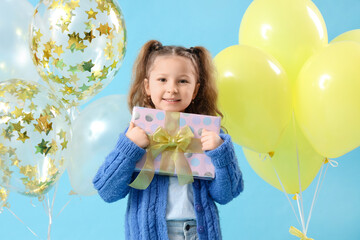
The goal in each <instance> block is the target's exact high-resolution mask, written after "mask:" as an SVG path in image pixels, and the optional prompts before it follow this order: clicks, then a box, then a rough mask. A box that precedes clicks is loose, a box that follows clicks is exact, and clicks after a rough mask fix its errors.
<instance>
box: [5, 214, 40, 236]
mask: <svg viewBox="0 0 360 240" xmlns="http://www.w3.org/2000/svg"><path fill="white" fill-rule="evenodd" d="M6 209H7V210H8V211H9V212H10V213H11V214H12V215H13V216H14V217H15V218H17V220H19V221H20V222H21V223H22V224H24V225H25V227H26V228H27V229H28V230H29V231H30V232H31V233H32V234H33V235H34V236H35V237H37V238H39V236H38V235H37V234H36V233H35V232H34V231H33V230H31V228H29V227H28V226H27V225H26V224H25V223H24V222H23V221H22V220H21V219H20V218H19V217H18V216H16V214H15V213H14V212H13V211H11V210H10V208H6ZM39 239H40V238H39Z"/></svg>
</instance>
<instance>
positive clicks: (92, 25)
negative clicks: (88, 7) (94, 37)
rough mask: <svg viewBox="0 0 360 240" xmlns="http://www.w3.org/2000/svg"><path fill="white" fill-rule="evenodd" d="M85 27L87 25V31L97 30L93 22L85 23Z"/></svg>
mask: <svg viewBox="0 0 360 240" xmlns="http://www.w3.org/2000/svg"><path fill="white" fill-rule="evenodd" d="M85 25H86V28H85V29H86V30H93V29H95V25H94V24H92V22H91V20H90V21H88V22H85Z"/></svg>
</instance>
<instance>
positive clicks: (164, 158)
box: [129, 113, 202, 190]
mask: <svg viewBox="0 0 360 240" xmlns="http://www.w3.org/2000/svg"><path fill="white" fill-rule="evenodd" d="M169 114H170V113H169ZM169 114H166V117H165V128H162V127H158V128H157V129H156V130H155V132H154V133H153V134H152V135H149V139H150V144H149V147H148V148H147V155H146V161H145V164H144V166H143V168H142V169H141V171H140V173H139V175H138V176H137V177H136V179H135V180H134V181H133V182H132V183H131V184H129V186H130V187H133V188H136V189H142V190H143V189H146V188H147V187H148V186H149V185H150V183H151V181H152V179H153V178H154V171H155V168H154V160H155V158H156V157H157V156H158V155H159V154H161V162H160V170H159V174H161V173H165V174H174V172H175V169H176V175H177V176H178V181H179V184H180V185H184V184H188V183H192V182H193V181H194V179H193V176H192V172H191V168H190V166H189V163H188V162H187V160H186V158H185V156H184V153H185V152H191V153H202V150H201V142H200V139H196V138H194V134H193V133H192V131H191V129H190V127H189V126H187V125H186V126H185V127H183V128H181V129H180V130H178V131H177V132H175V134H171V132H174V131H171V130H174V129H176V128H177V126H178V119H179V116H180V115H179V116H177V115H176V113H171V114H172V116H171V115H169ZM174 116H175V117H174Z"/></svg>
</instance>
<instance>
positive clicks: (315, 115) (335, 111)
mask: <svg viewBox="0 0 360 240" xmlns="http://www.w3.org/2000/svg"><path fill="white" fill-rule="evenodd" d="M359 91H360V44H359V43H357V42H352V41H344V42H338V43H334V44H331V45H329V46H328V47H327V48H325V49H323V50H322V51H320V52H319V53H318V54H316V55H314V56H313V57H311V58H310V59H309V61H308V62H307V63H306V64H305V65H304V67H303V69H302V70H301V72H300V74H299V78H298V81H297V83H296V92H295V114H296V117H297V119H298V121H299V124H300V126H301V128H302V129H303V131H304V133H305V135H306V137H307V138H308V139H309V141H310V142H311V143H312V145H313V146H314V148H315V149H316V150H317V151H318V152H319V153H320V154H321V155H323V156H326V157H328V158H336V157H340V156H341V155H343V154H345V153H347V152H349V151H351V150H353V149H354V148H356V147H358V146H359V145H360V124H359V123H360V94H359Z"/></svg>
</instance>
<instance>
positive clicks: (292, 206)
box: [273, 166, 300, 224]
mask: <svg viewBox="0 0 360 240" xmlns="http://www.w3.org/2000/svg"><path fill="white" fill-rule="evenodd" d="M273 169H274V171H275V174H276V177H277V178H278V180H279V182H280V185H281V187H282V189H283V192H284V194H285V197H286V198H287V200H288V201H289V203H290V206H291V208H292V210H293V212H294V214H295V217H296V220H297V221H298V223H299V224H300V221H299V218H298V216H297V214H296V211H295V208H294V205H293V204H292V203H291V200H290V198H289V196H288V194H287V193H286V191H285V188H284V185H283V183H282V182H281V179H280V177H279V175H278V173H277V171H276V169H275V167H274V166H273Z"/></svg>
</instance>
